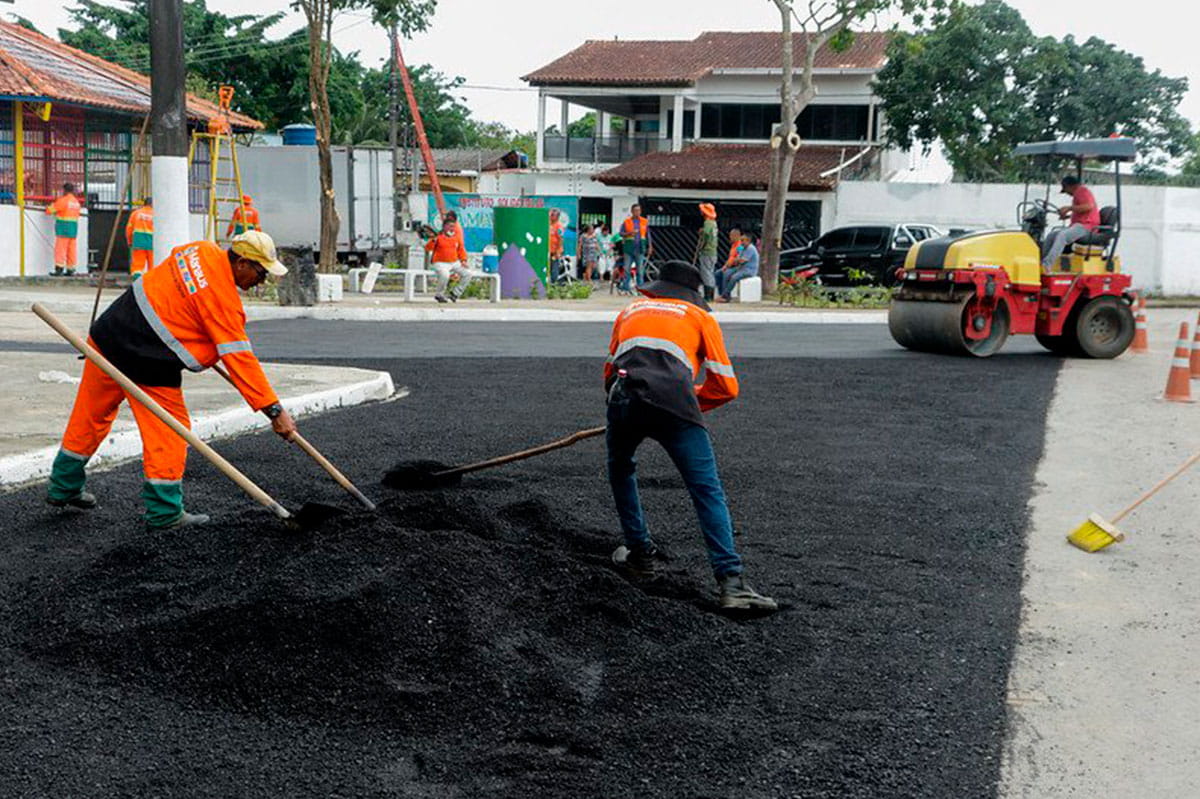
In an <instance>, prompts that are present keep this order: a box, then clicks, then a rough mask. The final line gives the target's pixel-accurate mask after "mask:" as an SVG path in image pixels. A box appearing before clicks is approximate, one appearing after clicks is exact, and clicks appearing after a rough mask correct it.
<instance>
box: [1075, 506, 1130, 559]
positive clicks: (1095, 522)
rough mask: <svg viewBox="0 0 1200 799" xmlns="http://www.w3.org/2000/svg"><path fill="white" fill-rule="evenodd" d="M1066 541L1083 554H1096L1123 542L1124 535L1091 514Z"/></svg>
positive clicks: (1097, 516)
mask: <svg viewBox="0 0 1200 799" xmlns="http://www.w3.org/2000/svg"><path fill="white" fill-rule="evenodd" d="M1067 540H1068V541H1070V542H1071V543H1072V544H1074V545H1075V546H1077V547H1079V548H1080V549H1082V550H1083V551H1084V552H1096V551H1098V550H1101V549H1104V548H1105V547H1106V546H1108V545H1109V544H1115V543H1117V542H1118V541H1124V540H1125V534H1124V533H1122V532H1121V531H1120V530H1118V529H1117V528H1116V527H1114V526H1113V525H1111V524H1109V523H1108V522H1106V521H1105V520H1104V519H1103V518H1102V517H1101V516H1100V515H1099V514H1096V513H1093V514H1092V515H1091V516H1088V517H1087V521H1086V522H1084V523H1083V524H1081V525H1079V526H1078V527H1076V528H1075V530H1074V531H1072V533H1071V534H1070V535H1069V536H1067Z"/></svg>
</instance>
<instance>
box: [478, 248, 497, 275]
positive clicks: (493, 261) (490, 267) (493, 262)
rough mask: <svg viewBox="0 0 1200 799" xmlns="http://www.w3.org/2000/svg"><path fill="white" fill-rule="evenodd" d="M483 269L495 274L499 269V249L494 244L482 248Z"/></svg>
mask: <svg viewBox="0 0 1200 799" xmlns="http://www.w3.org/2000/svg"><path fill="white" fill-rule="evenodd" d="M482 267H483V271H484V272H487V273H488V274H495V273H496V272H499V271H500V251H499V250H497V249H496V245H495V244H489V245H487V246H486V247H484V248H483V264H482Z"/></svg>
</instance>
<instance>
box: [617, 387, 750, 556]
mask: <svg viewBox="0 0 1200 799" xmlns="http://www.w3.org/2000/svg"><path fill="white" fill-rule="evenodd" d="M647 438H650V439H653V440H655V441H657V442H658V443H659V444H661V445H662V448H663V449H665V450H666V451H667V455H669V456H670V458H671V461H672V462H673V463H674V464H675V468H676V469H678V470H679V474H680V476H681V477H683V482H684V484H685V485H686V486H687V489H688V493H689V494H691V496H692V505H693V506H695V508H696V516H697V517H699V520H700V532H701V533H703V534H704V544H705V546H706V547H707V548H708V562H709V565H711V566H712V570H713V574H715V575H716V576H717V577H718V578H720V577H724V576H726V575H730V574H741V573H742V559H741V556H739V555H738V553H737V551H736V550H735V549H734V547H733V522H732V521H731V520H730V517H729V506H728V505H727V504H726V502H725V489H724V488H722V486H721V478H720V476H719V475H718V474H717V458H716V455H715V454H714V453H713V448H712V440H711V439H710V438H709V435H708V430H706V429H705V428H704V427H703V426H702V425H698V424H693V423H692V422H687V421H684V420H683V419H680V418H679V417H677V416H675V415H674V414H670V413H667V412H666V411H662V410H659V409H657V408H654V407H652V406H649V405H646V404H644V403H642V402H640V401H638V400H637V399H630V398H625V397H615V398H614V400H613V401H611V402H610V403H609V405H608V431H607V436H606V441H607V443H608V482H609V484H610V485H611V486H612V492H613V499H614V500H615V501H616V504H617V516H618V517H619V518H620V520H621V532H622V533H623V534H624V536H625V546H626V547H628V548H629V549H645V548H646V546H647V545H649V544H650V542H651V538H650V531H649V530H648V529H647V527H646V519H645V517H644V516H643V515H642V502H641V499H640V497H639V496H638V484H637V457H636V453H637V448H638V446H639V445H640V444H641V443H642V442H643V441H644V440H646V439H647Z"/></svg>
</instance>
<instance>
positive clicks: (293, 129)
mask: <svg viewBox="0 0 1200 799" xmlns="http://www.w3.org/2000/svg"><path fill="white" fill-rule="evenodd" d="M279 134H280V135H281V136H283V143H284V144H296V145H302V146H308V147H312V146H315V145H316V143H317V129H316V128H315V127H314V126H312V125H309V124H307V123H303V122H298V123H296V124H295V125H287V126H285V127H283V128H280V130H279Z"/></svg>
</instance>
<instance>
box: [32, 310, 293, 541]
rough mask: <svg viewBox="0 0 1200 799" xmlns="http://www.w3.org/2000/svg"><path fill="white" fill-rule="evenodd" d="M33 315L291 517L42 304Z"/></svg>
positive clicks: (258, 498) (245, 488)
mask: <svg viewBox="0 0 1200 799" xmlns="http://www.w3.org/2000/svg"><path fill="white" fill-rule="evenodd" d="M33 312H34V313H35V314H37V315H38V316H39V317H41V319H42V321H43V322H45V323H46V324H48V325H50V327H52V328H54V330H55V332H57V333H58V334H59V335H60V336H62V337H63V338H65V339H66V340H67V341H69V342H70V343H71V346H73V347H74V348H75V349H77V350H79V351H80V352H81V353H83V355H84V356H85V357H86V358H87V359H88V360H89V361H91V362H92V363H94V364H95V365H96V367H97V368H98V369H99V370H100V371H102V372H104V373H105V374H106V375H108V376H109V377H111V378H112V379H113V380H115V381H116V382H117V385H119V386H120V387H121V389H122V390H123V391H124V392H125V393H126V394H127V395H129V397H131V398H132V399H135V400H137V401H138V402H140V403H141V404H142V405H143V406H145V408H146V410H148V411H150V412H151V413H152V414H154V415H155V416H157V417H158V418H159V421H161V422H162V423H163V424H165V425H166V426H167V427H169V428H171V430H173V431H174V432H175V434H176V435H178V436H179V437H180V438H182V439H183V440H184V441H186V442H187V443H189V444H191V445H192V447H193V448H194V449H195V450H196V451H197V452H199V453H200V454H201V455H203V456H204V457H205V458H208V460H209V461H210V462H211V463H212V465H213V466H216V467H217V468H218V469H220V470H221V473H222V474H224V475H225V476H226V477H228V478H229V479H230V480H232V481H233V482H235V483H237V484H238V487H240V488H241V489H242V490H243V491H245V492H246V493H247V494H249V495H250V496H251V497H253V498H254V499H255V501H257V502H258V503H259V504H261V505H265V506H266V507H267V508H269V509H270V510H271V512H272V513H274V514H275V515H276V516H278V517H279V518H280V519H288V518H291V515H292V514H291V513H289V512H288V510H287V508H285V507H283V506H282V505H280V504H279V503H278V502H276V501H275V500H273V499H271V496H270V495H269V494H268V493H267V492H266V491H263V490H262V489H261V488H259V487H258V486H257V485H255V484H254V482H253V481H252V480H251V479H250V478H249V477H247V476H246V475H244V474H242V473H241V472H240V471H238V469H237V467H236V466H234V465H233V464H232V463H230V462H229V461H227V460H225V459H224V458H223V457H221V455H220V454H219V453H218V452H217V451H216V450H214V449H213V448H212V447H210V446H209V445H208V444H205V443H204V442H203V441H201V440H200V438H199V437H198V436H197V435H196V434H195V433H193V432H192V431H191V430H189V429H187V428H186V427H184V426H183V425H182V424H180V422H179V420H178V419H176V418H175V417H174V416H172V415H171V414H169V413H167V412H166V411H165V410H163V407H162V406H161V405H159V404H158V403H157V402H155V401H154V399H153V398H152V397H151V396H150V395H149V394H147V393H146V392H145V391H143V390H142V389H141V387H140V386H138V385H137V384H136V383H134V382H133V381H132V380H130V379H129V378H128V377H126V376H125V375H124V374H122V373H121V371H120V370H119V369H117V367H115V366H113V365H112V364H111V363H110V362H109V360H108V359H107V358H105V357H104V356H103V355H101V354H100V353H99V352H98V351H97V350H96V349H95V348H94V347H92V346H91V345H90V344H88V343H87V342H86V341H84V340H83V339H81V338H80V337H79V336H77V335H76V334H75V332H74V331H73V330H71V329H70V328H69V327H67V326H66V325H64V324H63V323H62V322H61V321H59V319H58V317H56V316H55V315H54V314H52V313H50V311H48V310H46V308H45V307H43V306H42V304H41V303H39V302H35V303H34V304H33Z"/></svg>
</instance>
